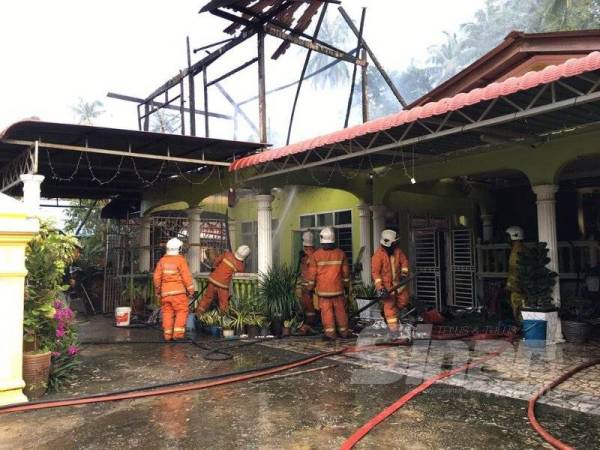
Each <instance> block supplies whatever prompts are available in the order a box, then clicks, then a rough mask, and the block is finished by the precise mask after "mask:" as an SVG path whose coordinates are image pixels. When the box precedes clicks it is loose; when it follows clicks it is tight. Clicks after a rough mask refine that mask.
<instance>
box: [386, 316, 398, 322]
mask: <svg viewBox="0 0 600 450" xmlns="http://www.w3.org/2000/svg"><path fill="white" fill-rule="evenodd" d="M397 322H398V319H397V318H395V317H394V318H393V319H387V323H397Z"/></svg>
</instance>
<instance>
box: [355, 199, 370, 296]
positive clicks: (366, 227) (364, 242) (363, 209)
mask: <svg viewBox="0 0 600 450" xmlns="http://www.w3.org/2000/svg"><path fill="white" fill-rule="evenodd" d="M358 216H359V218H360V223H359V226H360V246H361V247H364V248H365V250H364V252H363V256H362V261H361V263H362V274H361V278H362V282H363V284H364V285H365V286H366V285H368V284H371V282H372V281H371V255H372V252H373V250H372V246H371V210H370V209H369V205H365V204H364V203H361V204H360V205H358Z"/></svg>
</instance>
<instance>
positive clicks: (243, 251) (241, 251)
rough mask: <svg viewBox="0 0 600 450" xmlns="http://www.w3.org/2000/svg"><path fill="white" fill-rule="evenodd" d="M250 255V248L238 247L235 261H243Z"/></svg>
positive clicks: (245, 246)
mask: <svg viewBox="0 0 600 450" xmlns="http://www.w3.org/2000/svg"><path fill="white" fill-rule="evenodd" d="M249 254H250V247H248V246H247V245H240V246H239V247H238V248H237V250H236V251H235V259H237V260H239V261H245V260H246V258H247V257H248V255H249Z"/></svg>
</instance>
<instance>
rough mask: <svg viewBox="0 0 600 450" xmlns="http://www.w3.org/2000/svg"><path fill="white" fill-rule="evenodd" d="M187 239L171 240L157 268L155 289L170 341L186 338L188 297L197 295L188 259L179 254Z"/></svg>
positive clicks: (167, 339) (164, 328)
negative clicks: (184, 240) (182, 240)
mask: <svg viewBox="0 0 600 450" xmlns="http://www.w3.org/2000/svg"><path fill="white" fill-rule="evenodd" d="M182 245H183V242H181V241H180V240H179V239H177V238H173V239H171V240H169V242H167V253H166V255H164V256H163V257H162V258H160V261H158V264H157V265H156V268H155V269H154V276H153V281H154V292H155V294H156V296H157V297H158V298H159V299H160V304H161V308H162V315H163V321H162V324H163V335H164V338H165V340H166V341H170V340H171V339H183V338H184V337H185V322H186V320H187V316H188V308H189V307H188V297H193V295H194V280H193V279H192V274H191V273H190V268H189V267H188V265H187V261H186V260H185V258H184V257H183V256H182V255H180V254H179V250H180V249H181V246H182Z"/></svg>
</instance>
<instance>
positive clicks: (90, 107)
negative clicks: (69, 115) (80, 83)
mask: <svg viewBox="0 0 600 450" xmlns="http://www.w3.org/2000/svg"><path fill="white" fill-rule="evenodd" d="M103 107H104V105H103V104H102V102H101V101H100V100H94V101H93V102H85V101H83V99H82V98H81V97H79V103H78V104H77V106H72V107H71V109H72V110H73V112H74V113H75V114H76V115H77V117H79V124H81V125H93V124H94V123H93V122H94V120H95V119H97V118H98V117H100V116H101V115H102V114H104V113H105V112H106V111H104V110H101V109H100V108H103Z"/></svg>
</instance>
